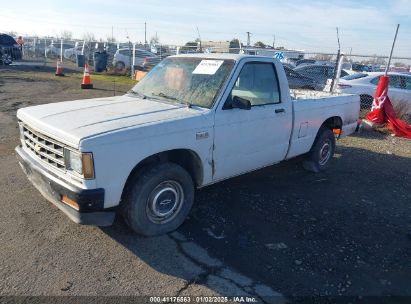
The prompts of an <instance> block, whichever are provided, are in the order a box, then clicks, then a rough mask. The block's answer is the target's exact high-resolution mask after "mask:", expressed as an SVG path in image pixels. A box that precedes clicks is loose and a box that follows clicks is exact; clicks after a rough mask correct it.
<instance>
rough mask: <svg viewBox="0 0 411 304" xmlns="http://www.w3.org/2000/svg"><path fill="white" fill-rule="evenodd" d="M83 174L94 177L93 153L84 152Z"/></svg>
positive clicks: (89, 177) (90, 177) (88, 177)
mask: <svg viewBox="0 0 411 304" xmlns="http://www.w3.org/2000/svg"><path fill="white" fill-rule="evenodd" d="M82 156H83V176H84V178H86V179H93V178H94V166H93V154H91V153H83V154H82Z"/></svg>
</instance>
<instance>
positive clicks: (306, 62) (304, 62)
mask: <svg viewBox="0 0 411 304" xmlns="http://www.w3.org/2000/svg"><path fill="white" fill-rule="evenodd" d="M316 61H317V60H315V59H300V60H297V61H296V62H295V65H296V66H299V65H310V64H315V63H316Z"/></svg>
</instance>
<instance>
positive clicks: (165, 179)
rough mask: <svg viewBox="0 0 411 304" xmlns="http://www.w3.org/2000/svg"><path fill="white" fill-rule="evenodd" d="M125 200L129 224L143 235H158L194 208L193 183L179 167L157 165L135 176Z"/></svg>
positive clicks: (125, 210) (170, 227)
mask: <svg viewBox="0 0 411 304" xmlns="http://www.w3.org/2000/svg"><path fill="white" fill-rule="evenodd" d="M124 199H125V208H124V212H125V214H124V215H125V219H126V221H127V223H128V225H129V226H130V227H131V228H132V229H133V230H134V231H136V232H137V233H140V234H142V235H146V236H153V235H160V234H164V233H167V232H170V231H173V230H175V229H176V228H177V227H179V226H180V225H181V224H182V223H183V222H184V219H185V218H186V216H187V215H188V213H189V211H190V209H191V206H192V205H193V201H194V184H193V181H192V179H191V176H190V175H189V174H188V173H187V171H186V170H185V169H184V168H182V167H181V166H179V165H177V164H174V163H160V164H156V165H153V166H151V167H148V168H146V169H144V170H143V171H141V172H139V173H138V174H136V176H135V177H134V178H132V180H131V181H130V183H129V185H128V189H127V190H126V193H125V197H124Z"/></svg>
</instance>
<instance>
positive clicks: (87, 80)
mask: <svg viewBox="0 0 411 304" xmlns="http://www.w3.org/2000/svg"><path fill="white" fill-rule="evenodd" d="M81 88H82V89H92V88H93V84H92V83H91V78H90V73H89V72H88V64H87V63H86V64H85V65H84V76H83V83H82V84H81Z"/></svg>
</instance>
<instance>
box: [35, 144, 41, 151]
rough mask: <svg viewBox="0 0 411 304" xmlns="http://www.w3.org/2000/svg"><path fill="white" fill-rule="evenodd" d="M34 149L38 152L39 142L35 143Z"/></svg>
mask: <svg viewBox="0 0 411 304" xmlns="http://www.w3.org/2000/svg"><path fill="white" fill-rule="evenodd" d="M34 150H36V152H40V151H41V147H40V145H39V144H36V145H35V146H34Z"/></svg>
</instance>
